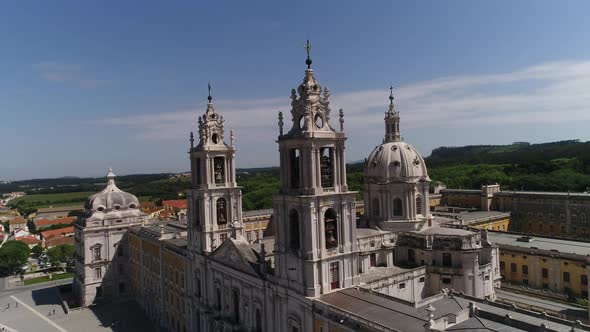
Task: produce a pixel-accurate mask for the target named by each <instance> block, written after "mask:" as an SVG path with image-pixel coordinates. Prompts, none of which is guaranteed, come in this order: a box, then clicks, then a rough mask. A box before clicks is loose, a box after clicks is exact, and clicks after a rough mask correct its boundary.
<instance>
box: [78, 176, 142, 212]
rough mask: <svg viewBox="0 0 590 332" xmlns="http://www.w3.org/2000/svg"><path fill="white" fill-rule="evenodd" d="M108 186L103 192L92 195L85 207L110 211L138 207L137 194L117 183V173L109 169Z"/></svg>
mask: <svg viewBox="0 0 590 332" xmlns="http://www.w3.org/2000/svg"><path fill="white" fill-rule="evenodd" d="M107 180H108V181H107V186H106V188H104V189H103V190H102V191H101V192H99V193H97V194H94V195H92V196H90V197H89V198H88V199H87V200H86V204H85V207H86V209H88V210H92V212H94V211H100V212H102V211H105V210H106V211H110V210H120V209H138V208H139V201H138V199H137V197H135V195H132V194H130V193H128V192H124V191H122V190H121V189H119V188H118V187H117V186H116V185H115V174H113V171H112V170H110V169H109V173H108V174H107Z"/></svg>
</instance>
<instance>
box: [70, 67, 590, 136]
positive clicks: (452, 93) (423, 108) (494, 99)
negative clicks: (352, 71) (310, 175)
mask: <svg viewBox="0 0 590 332" xmlns="http://www.w3.org/2000/svg"><path fill="white" fill-rule="evenodd" d="M66 69H67V68H66ZM66 71H67V70H66ZM317 76H318V77H317V78H318V79H319V80H320V81H322V77H321V71H320V72H319V73H318V74H317ZM589 90H590V61H578V62H574V61H568V62H565V61H564V62H551V63H544V64H540V65H535V66H532V67H528V68H524V69H521V70H516V71H513V72H508V73H498V74H491V75H471V76H451V77H444V78H437V79H433V80H429V81H423V82H416V83H412V84H407V85H402V86H400V87H398V88H397V89H396V90H395V98H396V99H395V102H396V108H397V110H398V111H400V112H401V114H402V121H403V122H402V126H403V127H404V128H428V127H433V126H448V127H450V128H461V127H467V126H473V125H477V124H480V125H481V124H483V123H487V122H494V123H499V124H520V123H524V124H527V125H531V126H534V125H535V124H541V123H548V122H564V121H585V120H590V112H588V110H590V94H588V92H587V91H589ZM388 92H389V91H388V89H387V87H384V88H383V89H382V90H364V91H352V92H345V93H337V92H334V91H332V98H331V100H332V103H331V105H332V125H333V126H337V120H336V118H337V113H338V111H337V110H338V109H339V108H341V107H342V108H343V109H344V111H345V129H346V131H347V132H356V131H362V130H367V129H370V128H381V123H382V121H383V116H382V115H383V113H382V112H385V111H386V109H387V105H388V99H387V97H388ZM214 102H215V108H216V110H217V112H219V113H221V114H222V115H223V116H224V117H225V119H226V128H227V129H234V130H236V132H237V135H236V136H237V139H239V140H241V142H243V143H248V142H263V141H265V142H268V141H271V142H272V141H274V140H275V139H276V136H277V134H278V128H277V127H278V125H277V112H278V110H282V111H283V113H284V114H285V119H286V120H285V123H286V129H285V130H288V128H289V127H290V125H291V121H290V114H289V111H288V110H289V109H290V106H289V103H290V100H289V98H287V97H285V98H270V99H259V100H219V101H214ZM204 110H205V105H204V104H202V105H198V106H197V107H194V108H192V109H187V110H181V111H178V112H172V113H171V112H164V113H152V114H144V115H134V116H129V117H118V118H111V119H106V120H98V122H99V123H102V124H108V125H117V126H125V127H128V129H131V130H134V131H135V133H136V135H137V137H138V138H141V139H146V138H147V139H158V140H161V139H181V138H184V137H186V136H187V135H188V132H189V131H190V130H195V128H196V123H197V117H198V116H199V115H201V114H202V113H203V111H204ZM242 135H243V136H242Z"/></svg>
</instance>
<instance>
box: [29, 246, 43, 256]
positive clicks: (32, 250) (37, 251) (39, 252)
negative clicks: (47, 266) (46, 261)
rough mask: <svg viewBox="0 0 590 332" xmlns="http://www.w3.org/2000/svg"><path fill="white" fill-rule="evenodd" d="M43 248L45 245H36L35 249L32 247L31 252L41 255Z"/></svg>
mask: <svg viewBox="0 0 590 332" xmlns="http://www.w3.org/2000/svg"><path fill="white" fill-rule="evenodd" d="M43 250H44V249H43V247H41V246H40V245H36V246H34V247H33V249H31V254H33V256H35V257H39V256H41V254H42V253H43Z"/></svg>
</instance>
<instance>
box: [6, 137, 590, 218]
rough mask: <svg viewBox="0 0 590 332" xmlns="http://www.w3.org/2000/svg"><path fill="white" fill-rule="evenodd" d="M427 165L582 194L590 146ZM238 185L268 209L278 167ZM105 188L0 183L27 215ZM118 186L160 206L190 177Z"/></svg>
mask: <svg viewBox="0 0 590 332" xmlns="http://www.w3.org/2000/svg"><path fill="white" fill-rule="evenodd" d="M426 164H427V165H428V170H429V175H430V177H431V178H432V180H433V181H440V182H443V183H445V184H446V185H447V187H448V188H465V189H478V188H479V187H480V186H481V185H482V184H491V183H499V184H500V185H501V186H502V189H505V190H533V191H572V192H582V191H587V190H588V188H589V187H590V142H580V141H578V140H569V141H560V142H551V143H542V144H529V143H525V142H519V143H514V144H510V145H472V146H464V147H441V148H437V149H435V150H433V151H432V154H431V155H430V156H429V157H427V158H426ZM363 167H364V163H363V162H360V163H353V164H349V165H347V172H348V185H349V188H350V190H353V191H358V192H359V194H358V195H357V198H358V199H362V180H363ZM237 180H238V184H239V185H240V186H242V193H243V196H242V198H243V208H244V209H245V210H256V209H265V208H270V207H271V206H272V195H274V194H276V193H277V192H278V190H279V170H278V167H265V168H248V169H238V170H237ZM104 185H105V178H103V177H101V178H73V177H64V178H59V179H37V180H26V181H15V182H11V183H8V184H0V193H3V192H10V191H25V192H27V194H28V197H26V196H25V197H26V198H19V199H17V200H15V201H14V202H13V204H12V205H13V207H15V208H17V209H19V211H21V213H24V214H28V213H30V212H33V211H35V209H36V208H39V207H47V206H59V205H74V204H81V203H83V202H84V199H85V197H87V196H86V195H87V194H88V193H91V192H97V191H99V190H102V189H103V188H104ZM117 185H118V186H119V187H120V188H121V189H123V190H125V191H129V192H131V193H133V194H134V195H136V196H138V197H139V198H140V200H152V201H159V200H161V199H176V198H181V197H183V195H184V191H185V190H186V189H187V188H189V187H190V178H189V177H188V176H186V175H182V174H169V173H163V174H138V175H126V176H119V177H117ZM67 193H79V194H76V195H68V194H67ZM40 194H43V195H40ZM34 196H37V197H34Z"/></svg>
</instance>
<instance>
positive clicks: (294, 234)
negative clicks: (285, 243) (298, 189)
mask: <svg viewBox="0 0 590 332" xmlns="http://www.w3.org/2000/svg"><path fill="white" fill-rule="evenodd" d="M289 247H291V249H295V250H299V247H300V240H299V213H297V210H295V209H293V210H291V212H290V213H289Z"/></svg>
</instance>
